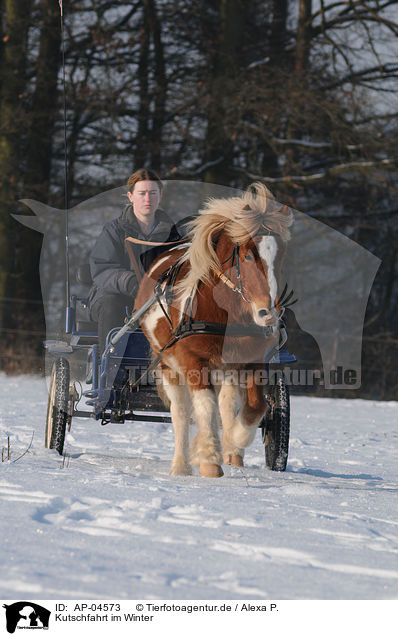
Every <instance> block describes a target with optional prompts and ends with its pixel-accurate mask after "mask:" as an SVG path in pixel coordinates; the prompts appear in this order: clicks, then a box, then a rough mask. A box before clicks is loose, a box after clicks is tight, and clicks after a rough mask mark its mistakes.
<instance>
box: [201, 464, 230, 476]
mask: <svg viewBox="0 0 398 636" xmlns="http://www.w3.org/2000/svg"><path fill="white" fill-rule="evenodd" d="M199 474H200V475H202V477H222V476H223V474H224V472H223V469H222V468H221V466H219V465H218V464H201V465H200V468H199Z"/></svg>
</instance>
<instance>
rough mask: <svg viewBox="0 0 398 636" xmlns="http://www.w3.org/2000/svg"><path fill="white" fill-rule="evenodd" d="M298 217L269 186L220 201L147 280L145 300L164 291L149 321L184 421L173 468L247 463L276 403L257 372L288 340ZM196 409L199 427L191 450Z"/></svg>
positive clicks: (145, 323)
mask: <svg viewBox="0 0 398 636" xmlns="http://www.w3.org/2000/svg"><path fill="white" fill-rule="evenodd" d="M291 223H292V213H291V211H290V210H289V209H288V208H287V206H281V205H280V204H277V202H276V201H275V200H274V198H273V195H272V194H271V192H270V191H269V190H268V189H267V188H266V187H265V186H264V185H263V184H261V183H254V184H252V185H251V186H249V188H248V189H247V190H246V192H244V193H243V194H242V196H238V197H230V198H225V199H210V200H208V201H207V202H206V204H205V205H204V207H203V209H201V210H199V213H198V215H197V216H196V217H195V218H194V219H193V220H192V221H191V222H190V223H188V226H187V230H188V232H187V242H186V243H183V244H179V245H176V246H174V247H172V248H171V249H168V250H167V251H166V252H163V254H161V256H160V257H158V258H157V260H155V261H154V263H153V264H152V266H151V267H150V269H149V270H148V272H147V273H146V275H145V276H144V278H143V280H142V282H141V284H140V287H139V291H138V294H137V297H136V301H135V307H141V306H142V305H143V304H144V303H145V302H146V301H147V300H148V298H150V296H151V295H152V294H153V292H154V290H156V289H158V290H159V286H160V288H161V292H162V295H161V296H160V297H159V302H158V303H157V304H155V305H153V306H152V307H151V308H150V310H149V311H148V312H147V313H146V314H145V315H144V317H143V318H142V320H141V323H140V324H141V328H142V330H143V331H144V333H145V335H146V337H147V339H148V341H149V343H150V346H151V350H152V354H153V356H154V357H155V358H156V359H157V360H158V362H159V372H158V383H159V386H158V392H159V394H160V396H161V397H162V398H163V401H164V402H165V404H166V406H168V407H170V414H171V419H172V423H173V427H174V437H175V440H174V441H175V446H174V456H173V460H172V462H171V469H170V475H191V474H192V472H193V471H192V465H194V466H199V473H200V475H202V476H204V477H221V476H222V475H223V470H222V466H221V465H222V463H223V462H224V463H226V464H231V465H234V466H243V456H244V449H245V448H246V447H247V446H249V445H250V443H251V442H252V441H253V439H254V435H255V432H256V429H257V427H258V424H259V422H260V421H261V419H262V417H263V416H264V414H265V412H266V409H267V408H268V405H267V402H266V400H265V395H264V387H263V386H262V385H261V383H259V382H257V381H256V376H255V373H254V371H255V370H258V369H262V370H263V371H264V356H265V354H266V353H267V351H269V350H270V349H272V348H273V347H274V346H275V345H277V344H278V342H279V328H278V325H279V319H280V316H281V313H282V311H283V302H282V300H281V297H282V296H283V294H280V293H278V279H279V275H280V268H281V263H282V259H283V255H284V253H285V249H286V244H287V241H288V240H289V238H290V230H289V226H290V225H291ZM156 286H157V287H156ZM243 372H244V377H245V378H247V381H246V382H245V381H244V382H241V381H240V377H241V375H242V373H243ZM239 374H240V375H239ZM191 411H192V412H193V416H194V420H195V421H196V424H197V426H198V434H197V435H196V438H195V440H194V442H193V444H192V448H191V453H190V455H189V423H190V415H191ZM220 420H221V425H222V431H223V434H222V443H221V441H220V437H219V424H220Z"/></svg>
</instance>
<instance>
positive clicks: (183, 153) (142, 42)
mask: <svg viewBox="0 0 398 636" xmlns="http://www.w3.org/2000/svg"><path fill="white" fill-rule="evenodd" d="M61 4H63V24H64V35H65V39H64V41H65V48H64V59H65V66H64V67H63V64H62V41H61V20H60V9H61V7H60V3H59V2H58V0H0V16H1V21H0V29H1V33H0V338H1V348H0V369H2V370H4V371H6V372H7V373H42V372H43V369H44V361H43V360H44V350H43V347H42V341H43V339H44V337H45V321H44V312H43V304H42V297H41V289H40V279H39V257H40V250H41V244H42V238H43V237H42V234H40V233H38V232H34V231H33V230H31V229H28V228H27V227H24V226H23V225H21V224H20V223H18V222H17V221H16V220H15V219H14V218H13V217H12V216H11V215H12V214H24V215H26V214H29V210H28V209H27V208H26V206H24V205H23V204H22V203H21V202H20V199H21V198H24V199H26V198H31V199H35V200H38V201H41V202H43V203H46V204H48V205H50V206H52V207H54V208H61V209H63V208H64V207H65V190H66V192H67V202H68V205H69V206H70V207H72V206H73V205H76V204H77V203H79V202H81V201H84V200H86V199H87V198H89V197H91V196H94V195H96V194H98V193H99V192H104V191H105V190H107V189H110V188H113V187H116V186H120V185H121V184H123V183H124V182H125V181H126V178H127V176H128V175H129V174H130V173H131V172H132V171H133V170H134V169H135V168H137V167H141V166H151V167H153V168H154V169H155V170H157V171H158V172H159V174H160V175H161V176H162V178H164V179H181V180H184V179H188V180H196V181H205V182H209V183H215V184H223V185H228V186H232V187H235V188H244V187H246V186H247V185H248V184H249V183H251V182H252V181H254V180H260V181H263V182H264V183H265V184H266V185H267V186H268V187H269V188H270V189H271V190H272V191H273V193H274V194H275V196H276V198H277V199H278V200H279V201H282V202H284V203H287V204H288V205H290V206H292V207H294V208H296V209H299V210H301V211H303V212H305V213H307V214H309V215H310V216H312V217H314V218H315V219H318V220H320V221H322V222H323V223H325V224H327V225H329V226H331V227H333V228H335V229H336V230H338V231H340V232H342V233H343V234H345V235H346V236H348V237H349V238H351V239H353V240H354V241H357V242H358V243H359V244H361V245H362V246H364V247H365V248H366V249H368V250H369V251H370V252H372V253H373V254H375V255H376V256H378V257H379V258H380V259H382V263H381V266H380V268H379V271H378V273H377V276H376V279H375V282H374V285H373V288H372V292H371V296H370V299H369V303H368V309H367V313H366V320H365V326H364V337H363V364H362V388H361V389H360V390H359V391H355V392H351V394H352V397H370V398H376V399H397V397H398V363H397V359H398V333H397V332H398V330H397V323H398V281H397V270H398V263H397V251H398V250H397V248H398V233H397V225H398V222H397V221H398V210H397V201H398V197H397V188H398V163H397V149H398V119H397V114H398V91H397V77H398V38H397V36H398V1H395V0H394V1H393V0H391V1H381V0H368V1H360V0H350V1H345V2H343V1H333V0H261V1H260V0H250V1H245V0H189V1H188V0H179V1H175V0H136V1H133V0H131V1H129V2H124V1H123V0H119V1H106V0H66V1H64V2H63V3H61ZM64 69H65V74H64V73H63V70H64ZM64 85H65V86H64ZM64 87H65V93H64ZM64 94H65V96H66V104H64ZM64 106H65V109H64ZM64 112H65V114H66V142H67V148H68V152H67V164H68V173H67V183H66V188H65V179H64V162H65V152H64V148H65V146H64V141H65V138H64V137H65V135H64ZM354 393H355V395H354ZM339 394H340V395H345V396H347V397H349V396H350V392H349V391H344V392H342V393H339ZM335 395H337V393H336V392H335Z"/></svg>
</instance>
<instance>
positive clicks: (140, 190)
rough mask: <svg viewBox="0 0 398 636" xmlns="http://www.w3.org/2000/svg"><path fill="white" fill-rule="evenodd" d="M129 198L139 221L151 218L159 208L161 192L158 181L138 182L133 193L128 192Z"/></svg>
mask: <svg viewBox="0 0 398 636" xmlns="http://www.w3.org/2000/svg"><path fill="white" fill-rule="evenodd" d="M127 196H128V198H129V200H130V202H131V203H132V204H133V209H134V214H135V215H136V217H137V218H139V219H145V218H148V217H149V218H150V217H151V216H153V215H154V213H155V210H157V209H158V207H159V203H160V190H159V186H158V184H157V183H156V181H137V183H136V184H135V186H134V190H133V192H128V193H127Z"/></svg>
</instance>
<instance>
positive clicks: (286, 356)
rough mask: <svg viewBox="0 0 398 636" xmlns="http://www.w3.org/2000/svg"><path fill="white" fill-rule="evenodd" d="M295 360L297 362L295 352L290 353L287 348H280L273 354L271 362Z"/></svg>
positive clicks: (286, 362) (287, 362)
mask: <svg viewBox="0 0 398 636" xmlns="http://www.w3.org/2000/svg"><path fill="white" fill-rule="evenodd" d="M294 362H297V358H296V356H295V355H294V353H289V351H287V349H280V351H277V352H276V353H275V354H274V355H273V356H272V358H271V360H270V361H269V364H292V363H294Z"/></svg>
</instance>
